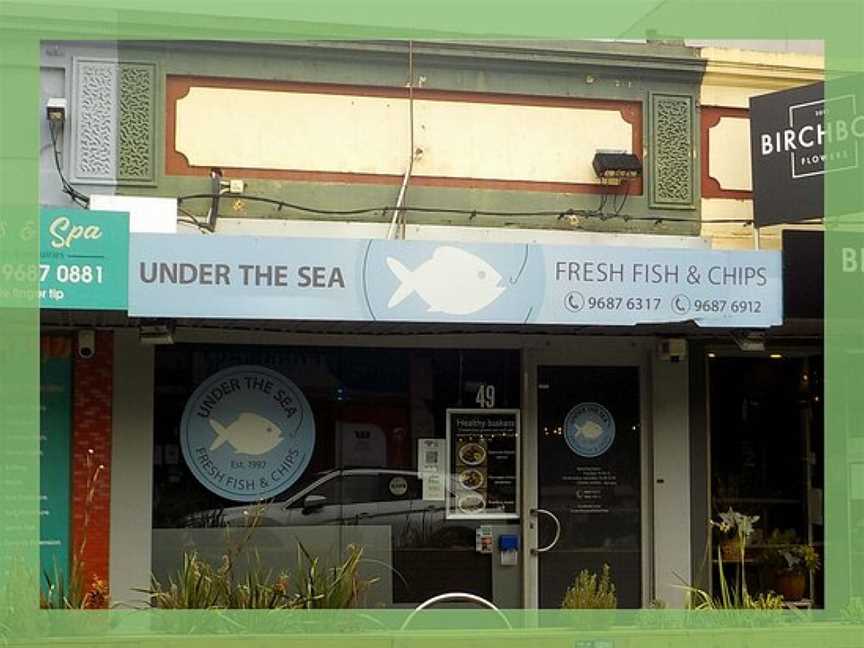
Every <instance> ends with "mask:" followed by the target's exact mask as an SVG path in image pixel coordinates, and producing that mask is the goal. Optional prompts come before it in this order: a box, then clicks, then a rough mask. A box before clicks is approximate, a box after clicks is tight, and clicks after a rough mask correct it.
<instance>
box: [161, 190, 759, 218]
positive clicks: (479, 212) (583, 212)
mask: <svg viewBox="0 0 864 648" xmlns="http://www.w3.org/2000/svg"><path fill="white" fill-rule="evenodd" d="M232 195H233V196H234V197H236V198H240V199H243V200H248V201H252V202H261V203H265V204H270V205H274V206H276V207H277V211H281V210H282V209H293V210H295V211H299V212H304V213H308V214H318V215H322V216H359V215H364V214H373V213H382V214H383V213H386V212H392V211H394V210H396V209H397V207H394V206H376V207H359V208H355V209H324V208H319V207H308V206H305V205H298V204H295V203H290V202H287V201H284V200H278V199H276V198H268V197H266V196H255V195H247V194H232ZM216 196H219V197H224V195H219V194H212V193H198V194H188V195H184V196H179V197H178V198H177V203H178V205H179V204H182V203H183V202H186V201H189V200H205V199H206V200H212V199H213V198H214V197H216ZM601 205H604V203H603V201H602V200H601ZM604 206H605V205H604ZM622 208H623V203H622V204H621V205H619V206H618V208H617V210H618V211H617V212H609V213H606V212H603V211H598V210H591V209H573V208H570V209H565V210H560V209H559V210H537V211H499V210H486V209H460V208H453V207H425V206H419V205H417V206H413V205H402V206H401V207H398V209H399V210H400V211H406V212H416V213H426V214H452V215H460V216H469V217H472V216H495V217H503V218H520V217H542V216H554V217H558V218H559V219H563V218H567V217H568V216H580V217H583V218H600V219H602V220H606V219H609V218H621V219H623V220H625V221H645V222H653V223H655V224H661V223H694V222H697V221H695V220H694V219H693V218H685V217H680V216H636V215H632V214H623V213H621V211H622ZM710 222H711V223H716V224H736V223H740V224H742V225H750V224H752V223H753V219H752V218H718V219H713V220H711V221H710Z"/></svg>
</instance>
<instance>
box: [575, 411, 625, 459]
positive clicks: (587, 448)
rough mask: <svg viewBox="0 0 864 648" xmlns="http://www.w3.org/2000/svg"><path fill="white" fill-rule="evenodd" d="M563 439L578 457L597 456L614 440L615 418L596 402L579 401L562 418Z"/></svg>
mask: <svg viewBox="0 0 864 648" xmlns="http://www.w3.org/2000/svg"><path fill="white" fill-rule="evenodd" d="M564 440H565V441H566V442H567V446H568V447H569V448H570V449H571V450H572V451H573V452H575V453H576V454H577V455H579V456H580V457H587V458H591V457H599V456H600V455H602V454H603V453H604V452H606V451H607V450H608V449H609V448H610V447H611V446H612V443H613V442H614V441H615V419H613V418H612V414H610V413H609V410H608V409H606V408H605V407H603V406H602V405H599V404H598V403H580V404H579V405H577V406H576V407H574V408H573V409H571V410H570V411H569V412H568V413H567V417H566V418H565V419H564Z"/></svg>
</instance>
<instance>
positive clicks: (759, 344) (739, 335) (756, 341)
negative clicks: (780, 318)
mask: <svg viewBox="0 0 864 648" xmlns="http://www.w3.org/2000/svg"><path fill="white" fill-rule="evenodd" d="M731 335H732V339H733V340H735V344H737V345H738V348H739V349H741V350H742V351H764V350H765V333H764V332H762V331H733V332H732V333H731Z"/></svg>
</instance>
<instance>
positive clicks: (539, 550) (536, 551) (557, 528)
mask: <svg viewBox="0 0 864 648" xmlns="http://www.w3.org/2000/svg"><path fill="white" fill-rule="evenodd" d="M530 513H531V515H533V516H535V517H539V516H540V514H541V513H542V514H543V515H548V516H549V517H550V518H552V521H553V522H554V523H555V537H554V538H552V542H550V543H549V544H548V545H546V546H545V547H536V548H532V549H531V553H532V554H535V555H536V554H541V553H545V552H547V551H549V550H550V549H551V548H552V547H554V546H555V545H556V544H558V538H560V537H561V522H559V521H558V518H557V517H555V514H554V513H552V511H547V510H546V509H542V508H536V509H531V511H530Z"/></svg>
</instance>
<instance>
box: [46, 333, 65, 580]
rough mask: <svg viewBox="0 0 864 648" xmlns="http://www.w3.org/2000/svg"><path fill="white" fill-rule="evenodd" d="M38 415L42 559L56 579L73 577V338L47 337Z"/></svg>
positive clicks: (50, 574) (47, 572) (47, 571)
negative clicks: (70, 570) (70, 569)
mask: <svg viewBox="0 0 864 648" xmlns="http://www.w3.org/2000/svg"><path fill="white" fill-rule="evenodd" d="M41 359H42V365H41V375H40V378H41V380H40V392H41V393H40V399H39V401H40V403H39V404H40V409H41V415H40V417H39V455H40V459H39V465H40V470H39V500H40V506H39V522H40V523H39V562H40V567H41V574H40V581H41V583H42V586H43V588H44V587H46V586H47V583H46V582H45V578H44V576H42V575H43V574H48V576H49V577H50V578H51V579H52V582H53V580H54V579H55V578H56V576H58V575H59V576H60V577H61V578H62V579H63V581H64V582H66V583H68V582H69V581H68V576H69V533H70V531H69V526H70V517H69V503H70V500H71V492H70V490H71V470H72V465H71V464H72V461H71V452H72V341H71V339H70V338H68V337H61V336H48V337H43V338H42V354H41Z"/></svg>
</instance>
